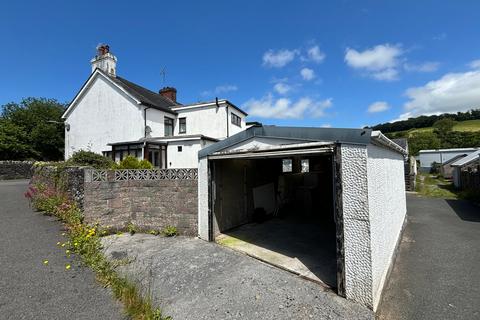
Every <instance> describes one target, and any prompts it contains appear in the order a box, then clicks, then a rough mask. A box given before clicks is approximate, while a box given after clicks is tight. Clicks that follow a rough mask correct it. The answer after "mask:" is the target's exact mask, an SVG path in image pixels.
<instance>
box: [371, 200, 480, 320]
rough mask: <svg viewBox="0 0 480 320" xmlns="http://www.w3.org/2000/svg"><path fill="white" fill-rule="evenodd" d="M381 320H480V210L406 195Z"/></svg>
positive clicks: (382, 304)
mask: <svg viewBox="0 0 480 320" xmlns="http://www.w3.org/2000/svg"><path fill="white" fill-rule="evenodd" d="M407 206H408V224H407V226H406V229H405V233H404V236H403V239H402V242H401V245H400V252H399V255H398V257H397V260H396V263H395V266H394V268H393V270H392V274H391V276H390V279H389V281H388V283H387V287H386V290H385V291H384V294H383V299H382V302H381V305H380V309H379V312H378V317H379V319H480V207H478V206H475V205H473V204H471V203H469V202H465V201H458V200H443V199H433V198H421V197H418V196H415V195H408V197H407Z"/></svg>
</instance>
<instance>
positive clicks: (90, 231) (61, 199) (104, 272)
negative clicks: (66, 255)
mask: <svg viewBox="0 0 480 320" xmlns="http://www.w3.org/2000/svg"><path fill="white" fill-rule="evenodd" d="M27 193H28V195H27V194H26V195H25V196H26V197H27V198H29V199H30V200H31V202H32V204H33V206H34V207H35V208H36V209H37V210H39V211H43V212H44V213H45V214H47V215H54V216H56V217H58V218H59V219H61V220H62V221H63V222H64V223H65V225H66V227H67V235H68V237H69V240H68V241H67V242H66V243H63V244H61V245H60V246H61V247H62V248H63V247H64V246H65V245H67V247H68V249H67V250H68V252H74V253H76V254H78V255H79V256H80V257H81V258H82V261H83V263H84V264H86V265H87V266H89V267H90V268H91V269H92V270H93V271H95V273H96V275H97V280H98V281H99V282H100V283H102V284H103V285H105V286H110V287H111V288H112V291H113V293H114V295H115V297H116V298H117V299H119V300H120V301H122V302H123V304H124V308H125V313H126V314H127V315H128V316H130V317H131V318H133V319H138V320H171V317H165V316H163V315H162V312H161V310H160V309H158V308H154V307H153V306H152V303H151V300H150V299H148V298H144V297H143V296H142V294H141V293H140V291H139V290H138V288H137V287H136V286H135V285H134V284H133V283H132V282H131V281H129V280H128V279H126V278H123V277H121V276H120V275H119V274H118V273H117V272H116V271H115V264H114V263H111V262H110V261H108V259H107V258H106V257H105V256H104V255H103V253H102V245H101V241H100V236H101V235H102V234H103V233H104V232H103V231H105V230H103V229H101V228H100V227H99V226H98V225H88V224H84V223H83V217H82V213H81V211H80V209H79V208H78V207H77V206H76V205H75V203H73V202H72V201H70V200H68V198H67V197H66V196H65V195H63V194H60V193H58V192H55V191H53V190H51V189H49V188H46V187H44V186H41V185H39V186H33V187H31V188H29V191H27ZM131 225H132V226H133V228H132V229H130V230H129V232H130V233H131V232H132V231H135V226H134V225H133V224H131ZM175 231H176V230H175ZM43 263H44V264H45V265H46V264H48V261H47V260H45V261H44V262H43ZM70 268H71V266H70V264H67V265H66V266H65V269H66V270H69V269H70Z"/></svg>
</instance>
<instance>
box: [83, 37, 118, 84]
mask: <svg viewBox="0 0 480 320" xmlns="http://www.w3.org/2000/svg"><path fill="white" fill-rule="evenodd" d="M90 63H91V64H92V72H93V71H95V69H97V68H98V69H101V70H102V71H104V72H106V73H107V74H108V75H110V76H112V77H115V76H116V74H117V58H116V57H115V56H114V55H113V54H111V53H110V46H109V45H108V44H102V43H101V44H99V45H98V46H97V55H96V56H95V57H94V58H93V59H92V60H90Z"/></svg>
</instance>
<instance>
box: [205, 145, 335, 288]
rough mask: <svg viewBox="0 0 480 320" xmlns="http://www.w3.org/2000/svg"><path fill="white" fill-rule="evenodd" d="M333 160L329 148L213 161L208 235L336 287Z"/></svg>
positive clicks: (234, 247)
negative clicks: (303, 153) (302, 152)
mask: <svg viewBox="0 0 480 320" xmlns="http://www.w3.org/2000/svg"><path fill="white" fill-rule="evenodd" d="M333 164H334V160H333V154H332V153H331V152H325V153H318V154H308V155H289V156H285V155H283V156H269V157H255V158H250V159H248V158H241V159H218V160H213V161H212V180H213V184H212V221H211V223H212V225H211V227H212V231H213V235H212V236H213V238H214V239H215V240H216V241H217V242H218V243H220V244H222V245H225V246H227V247H230V248H232V249H234V250H238V251H241V252H243V253H246V254H248V255H250V256H253V257H255V258H257V259H260V260H262V261H264V262H267V263H270V264H272V265H275V266H278V267H280V268H283V269H286V270H288V271H290V272H293V273H296V274H298V275H300V276H302V277H305V278H307V279H310V280H313V281H316V282H319V283H321V284H324V285H326V286H328V287H331V288H336V286H337V248H336V224H335V219H334V209H335V205H334V202H335V201H334V174H333V172H334V165H333Z"/></svg>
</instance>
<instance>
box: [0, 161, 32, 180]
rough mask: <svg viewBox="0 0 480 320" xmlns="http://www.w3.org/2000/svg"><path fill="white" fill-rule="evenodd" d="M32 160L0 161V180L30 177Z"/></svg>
mask: <svg viewBox="0 0 480 320" xmlns="http://www.w3.org/2000/svg"><path fill="white" fill-rule="evenodd" d="M33 163H34V162H33V161H0V180H9V179H30V178H31V177H32V174H33V171H32V166H33Z"/></svg>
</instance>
